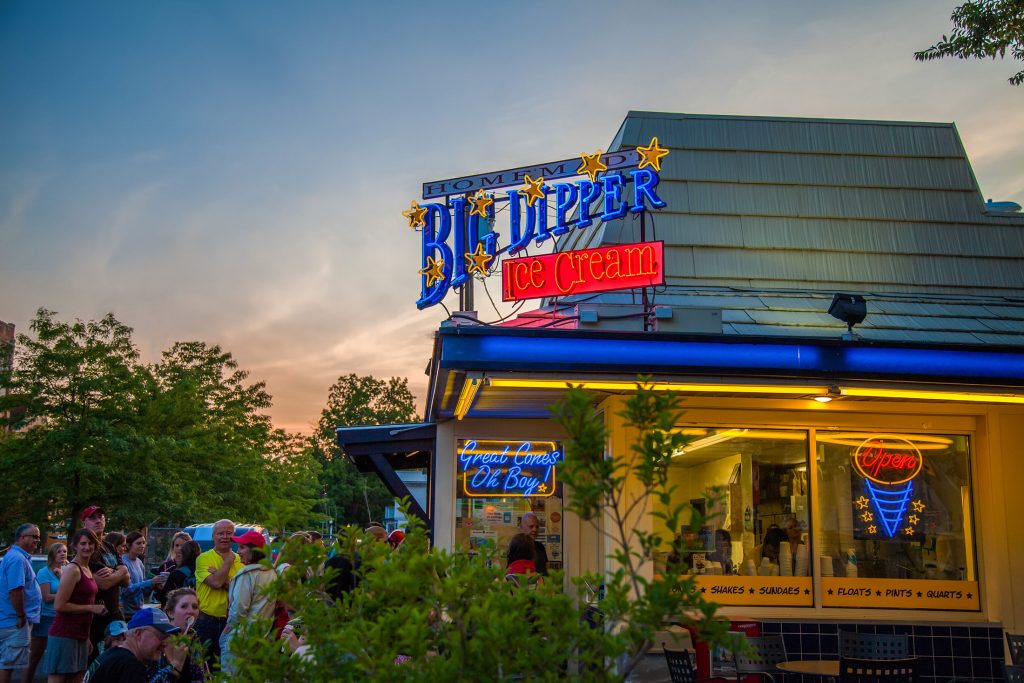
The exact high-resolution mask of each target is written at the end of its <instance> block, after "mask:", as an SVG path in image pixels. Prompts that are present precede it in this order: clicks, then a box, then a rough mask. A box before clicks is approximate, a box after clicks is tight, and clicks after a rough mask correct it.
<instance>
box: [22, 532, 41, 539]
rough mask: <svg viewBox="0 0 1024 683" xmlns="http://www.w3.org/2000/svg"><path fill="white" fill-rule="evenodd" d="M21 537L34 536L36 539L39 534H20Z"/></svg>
mask: <svg viewBox="0 0 1024 683" xmlns="http://www.w3.org/2000/svg"><path fill="white" fill-rule="evenodd" d="M21 537H22V538H34V539H36V540H37V541H38V540H39V539H40V538H41V536H40V535H39V534H22V535H21Z"/></svg>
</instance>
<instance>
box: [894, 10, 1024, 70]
mask: <svg viewBox="0 0 1024 683" xmlns="http://www.w3.org/2000/svg"><path fill="white" fill-rule="evenodd" d="M950 19H951V20H952V21H953V32H952V33H951V34H950V35H949V36H948V37H947V36H945V35H943V36H942V40H940V41H939V42H938V43H936V44H934V45H932V46H931V47H929V48H928V49H926V50H921V51H920V52H915V53H914V59H916V60H918V61H927V60H931V59H941V58H943V57H959V58H961V59H967V58H970V57H974V58H976V59H981V58H984V57H990V58H992V59H995V58H996V57H997V56H998V57H999V58H1000V59H1004V58H1005V57H1006V51H1007V49H1009V50H1010V54H1011V55H1012V56H1013V58H1014V59H1016V60H1018V61H1024V0H972V1H971V2H965V3H964V4H962V5H960V6H959V7H957V8H956V9H954V10H953V14H952V16H950ZM1009 81H1010V84H1011V85H1020V84H1021V83H1024V69H1022V70H1021V71H1018V72H1017V73H1016V74H1014V75H1013V76H1011V77H1010V78H1009Z"/></svg>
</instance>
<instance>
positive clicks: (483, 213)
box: [469, 190, 494, 218]
mask: <svg viewBox="0 0 1024 683" xmlns="http://www.w3.org/2000/svg"><path fill="white" fill-rule="evenodd" d="M469 203H470V204H472V205H473V208H471V209H470V210H469V215H470V216H472V215H474V214H476V215H477V216H480V217H481V218H487V207H488V206H490V205H491V204H493V203H494V197H491V196H489V195H486V194H484V191H483V190H477V191H476V194H475V195H473V196H472V197H470V198H469Z"/></svg>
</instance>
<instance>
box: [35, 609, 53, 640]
mask: <svg viewBox="0 0 1024 683" xmlns="http://www.w3.org/2000/svg"><path fill="white" fill-rule="evenodd" d="M54 618H55V617H53V616H49V615H46V614H44V615H43V616H41V617H39V623H38V624H32V637H33V638H49V637H50V627H51V626H53V620H54Z"/></svg>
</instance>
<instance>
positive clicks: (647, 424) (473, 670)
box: [232, 386, 740, 683]
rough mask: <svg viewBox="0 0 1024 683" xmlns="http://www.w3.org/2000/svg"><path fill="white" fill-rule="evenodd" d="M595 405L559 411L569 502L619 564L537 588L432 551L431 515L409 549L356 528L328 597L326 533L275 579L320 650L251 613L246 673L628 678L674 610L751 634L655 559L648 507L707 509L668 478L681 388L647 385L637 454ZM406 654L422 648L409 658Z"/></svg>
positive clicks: (671, 519) (570, 401)
mask: <svg viewBox="0 0 1024 683" xmlns="http://www.w3.org/2000/svg"><path fill="white" fill-rule="evenodd" d="M593 405H594V403H593V400H592V398H590V397H588V396H586V395H585V394H583V393H582V392H580V391H572V392H570V393H569V395H568V397H567V398H566V400H565V402H564V403H562V404H561V405H559V406H558V407H557V409H556V410H555V413H556V419H558V421H559V422H560V423H561V424H562V425H563V426H564V427H565V428H566V430H567V432H568V433H569V436H570V438H569V441H568V443H567V444H566V461H565V464H564V467H563V469H562V471H561V472H562V477H563V481H565V482H566V483H567V484H570V485H571V486H567V487H566V495H567V496H568V502H567V506H568V507H569V509H572V510H575V511H576V512H577V513H578V514H580V516H581V517H582V518H583V519H584V520H586V521H587V522H588V523H592V524H595V525H596V526H597V527H598V529H599V530H600V531H601V532H602V533H604V534H605V535H606V537H607V538H608V539H609V540H610V541H611V545H612V547H613V552H612V563H611V567H612V569H611V571H610V572H609V573H608V574H606V575H598V574H590V575H586V576H583V577H579V578H577V579H574V580H573V582H572V583H573V587H574V589H575V590H573V591H569V592H565V591H563V585H564V582H563V577H562V575H561V573H560V572H554V573H553V574H552V576H550V577H548V578H547V580H546V581H544V582H542V583H540V585H539V586H538V587H537V588H536V590H530V589H528V588H513V587H512V586H511V585H510V584H509V583H508V582H506V581H504V580H503V578H502V574H503V572H502V570H501V569H500V568H499V567H500V565H502V564H503V562H501V558H496V557H494V556H493V555H488V554H487V553H486V552H485V553H484V554H483V555H470V554H466V553H463V552H461V551H460V550H457V551H456V552H448V551H446V550H440V549H433V550H430V549H429V548H428V544H427V539H426V534H425V532H424V528H423V525H422V523H421V522H420V521H419V520H418V519H415V518H411V519H410V524H409V528H408V529H407V535H406V541H405V543H404V544H403V546H402V547H401V550H399V551H398V552H393V551H391V550H390V549H389V548H388V547H387V546H386V545H384V544H380V543H377V542H374V541H372V540H370V539H369V537H366V538H364V537H363V536H362V534H361V533H360V531H359V529H358V528H355V527H350V528H348V529H347V530H346V531H344V533H342V535H341V537H340V538H339V541H338V546H337V552H338V553H339V555H340V556H342V557H346V558H349V560H350V561H351V562H353V564H355V563H356V558H357V557H358V558H359V567H360V569H359V570H358V572H357V574H358V575H359V577H360V583H359V584H358V585H357V586H356V587H355V589H354V590H352V591H351V592H349V593H347V594H345V595H344V596H343V597H342V598H341V599H339V600H337V601H334V600H331V599H328V598H327V596H326V587H327V585H328V584H329V581H330V579H331V576H332V575H333V570H327V572H326V574H325V573H323V572H320V571H319V568H320V566H321V563H322V562H323V560H324V555H323V551H322V550H320V549H318V548H317V547H316V546H307V547H305V548H303V549H302V552H301V553H300V556H299V557H297V558H293V559H294V563H293V565H292V568H291V569H289V570H288V571H286V572H285V573H284V575H283V576H282V577H281V578H280V579H279V580H278V581H277V583H276V585H275V586H274V587H273V588H272V591H273V594H274V595H275V597H277V598H279V599H282V600H283V601H284V602H286V603H287V604H288V605H290V606H291V607H292V608H293V609H294V610H295V613H296V614H297V615H298V616H300V617H301V620H302V629H303V631H304V632H305V634H306V636H305V637H306V639H307V643H308V645H309V646H310V650H309V653H308V654H307V656H305V657H303V656H299V655H292V654H291V653H290V651H289V650H288V649H287V648H286V647H284V644H283V643H282V642H280V641H274V640H272V639H269V638H267V637H266V633H267V629H268V626H267V624H250V625H248V626H247V628H246V631H245V633H244V635H240V636H239V637H237V638H236V639H235V640H233V641H232V651H233V652H234V654H235V655H236V656H237V657H238V659H239V662H240V664H241V667H240V668H241V673H240V675H239V676H237V677H236V679H234V680H241V681H253V682H254V683H257V682H259V683H262V682H263V681H295V682H297V681H327V680H330V681H362V680H374V681H514V680H531V681H564V680H573V681H621V680H623V679H624V678H625V677H626V675H627V674H628V673H629V671H630V670H631V669H632V668H633V667H634V666H635V664H636V663H637V662H638V661H639V660H640V659H641V658H642V657H643V655H644V653H646V651H647V650H648V649H649V647H650V645H651V642H652V640H653V637H654V633H655V631H657V630H660V629H662V628H663V627H664V625H665V624H667V623H670V622H675V623H684V624H694V625H696V627H697V629H698V632H699V633H700V634H701V636H702V638H703V639H704V640H706V641H708V642H709V643H710V644H712V645H715V644H718V645H724V646H726V647H728V648H730V649H735V648H738V647H740V645H739V639H738V638H736V637H735V634H732V635H730V634H728V633H727V629H728V626H729V622H728V621H726V620H722V619H718V618H716V610H717V607H716V606H715V605H714V604H712V603H708V602H706V601H705V600H704V599H703V598H702V597H701V594H700V593H699V592H696V591H694V583H693V579H692V578H688V577H683V576H682V573H683V572H682V571H681V570H682V569H683V567H681V566H679V565H678V564H676V565H673V566H670V570H671V571H668V572H665V574H666V575H665V576H653V577H652V572H651V571H650V568H651V558H652V556H653V555H654V553H656V552H658V551H659V550H660V549H661V548H662V546H663V544H664V542H663V540H662V539H660V538H658V537H657V536H656V535H655V534H651V533H646V532H644V531H643V530H642V525H639V524H634V522H635V521H636V520H637V519H638V518H639V516H640V515H645V514H648V513H649V514H653V515H658V516H660V519H662V520H664V521H665V522H666V523H667V524H668V525H669V527H670V528H679V529H681V528H683V527H684V524H683V522H682V520H683V519H684V517H686V515H687V514H689V517H688V522H689V525H690V528H692V529H694V530H697V529H699V528H700V527H701V526H702V525H703V524H704V523H705V522H706V521H707V520H706V519H705V518H703V517H702V516H700V515H698V514H696V513H695V512H694V511H693V510H692V508H688V506H687V504H678V505H677V504H674V503H673V496H672V489H671V488H666V481H667V467H668V464H669V462H670V459H671V456H672V453H673V452H674V451H675V450H676V449H677V448H679V447H681V446H683V445H684V440H683V438H682V437H681V436H680V435H679V434H678V433H677V432H675V431H673V427H674V426H675V424H676V422H677V420H678V417H679V410H678V401H677V399H675V398H674V397H673V396H671V395H669V394H665V393H659V392H652V391H647V390H645V389H644V388H643V387H642V386H641V388H640V389H639V390H638V393H637V395H636V396H635V397H632V398H630V399H629V400H627V401H626V404H625V410H624V412H623V417H624V418H625V421H626V423H627V424H628V427H629V429H630V430H633V431H634V432H635V436H636V438H635V439H634V440H633V444H632V446H631V447H630V448H629V452H628V453H626V454H624V455H614V456H607V455H606V453H605V451H606V444H607V442H608V438H607V437H608V434H607V433H606V431H605V426H604V420H603V416H602V415H601V414H599V413H598V412H596V411H595V410H594V407H593ZM638 486H639V488H638ZM652 505H656V506H657V509H656V510H654V511H653V512H649V507H651V506H652ZM609 519H610V520H612V521H611V523H610V525H608V526H607V527H606V526H605V525H604V523H605V521H606V520H609ZM308 574H311V575H313V578H311V579H308V580H307V579H306V578H305V577H306V576H307V575H308ZM601 583H603V584H605V586H606V597H605V599H604V600H603V601H602V602H600V603H597V605H596V606H597V607H599V609H600V614H601V617H600V618H598V619H593V618H590V619H588V617H590V616H591V615H594V614H595V612H594V611H593V608H594V607H595V606H593V605H589V604H588V603H587V602H586V600H585V599H583V596H585V595H586V594H587V586H588V584H589V585H590V586H597V585H598V584H601ZM595 621H596V622H597V623H596V624H595V623H594V622H595ZM399 655H404V656H405V657H408V658H410V659H409V661H406V662H404V663H401V664H396V662H395V660H396V657H398V656H399Z"/></svg>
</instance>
